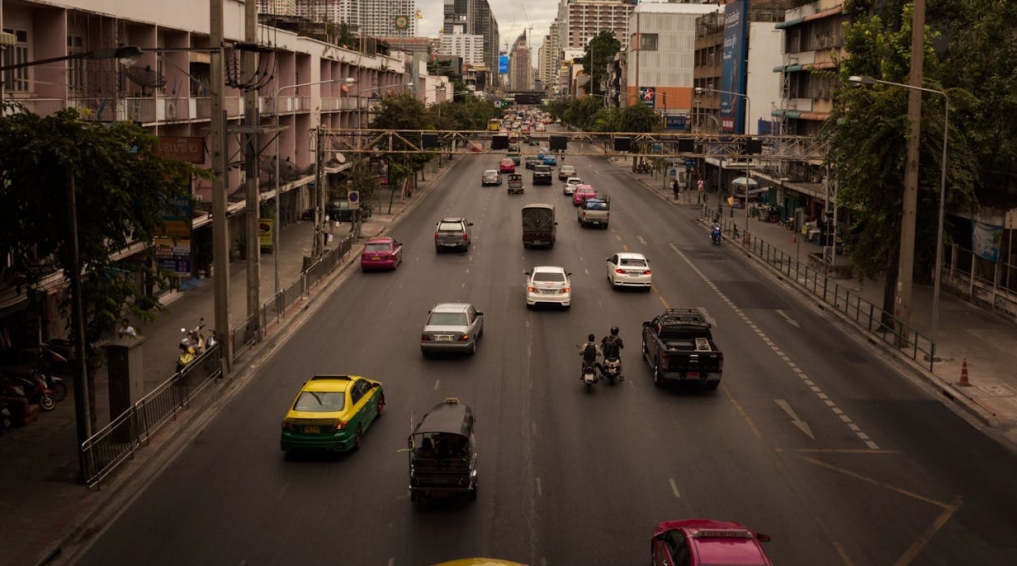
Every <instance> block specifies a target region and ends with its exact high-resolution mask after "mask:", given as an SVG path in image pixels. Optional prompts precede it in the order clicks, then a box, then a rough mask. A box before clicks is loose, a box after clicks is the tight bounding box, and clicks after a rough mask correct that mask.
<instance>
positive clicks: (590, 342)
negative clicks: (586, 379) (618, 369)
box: [579, 334, 601, 370]
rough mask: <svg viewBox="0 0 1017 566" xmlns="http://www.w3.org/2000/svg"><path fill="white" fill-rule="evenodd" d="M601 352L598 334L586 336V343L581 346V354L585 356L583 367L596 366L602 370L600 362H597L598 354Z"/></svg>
mask: <svg viewBox="0 0 1017 566" xmlns="http://www.w3.org/2000/svg"><path fill="white" fill-rule="evenodd" d="M600 353H601V350H600V346H599V345H597V336H596V335H594V334H590V335H589V336H588V337H587V338H586V343H584V344H583V345H582V346H580V347H579V355H580V356H582V357H583V369H584V370H585V369H586V368H587V367H590V366H592V367H594V368H596V369H597V370H600V364H599V363H598V362H597V356H599V355H600Z"/></svg>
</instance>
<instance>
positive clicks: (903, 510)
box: [79, 148, 1017, 566]
mask: <svg viewBox="0 0 1017 566" xmlns="http://www.w3.org/2000/svg"><path fill="white" fill-rule="evenodd" d="M527 149H528V150H529V151H533V150H532V149H531V148H527ZM463 159H464V160H465V161H466V162H465V163H460V164H459V165H458V166H457V167H456V168H455V169H453V170H452V171H450V172H449V173H448V174H447V175H446V176H445V177H444V178H443V179H442V181H441V182H440V184H439V185H438V186H436V187H435V190H434V191H432V192H431V194H430V195H429V196H428V197H427V200H426V201H425V202H423V203H421V205H420V206H419V207H418V208H417V209H416V210H415V211H414V212H413V213H412V214H411V215H409V216H408V217H406V218H405V219H403V220H402V221H401V223H400V224H398V225H396V226H395V227H394V229H393V231H392V232H393V234H392V235H394V236H395V237H396V238H398V239H399V240H401V241H402V242H404V245H405V248H404V253H405V261H404V264H403V265H402V266H401V267H400V268H399V270H398V271H396V272H394V273H369V274H363V273H360V272H359V271H356V272H352V273H350V276H349V277H348V278H347V279H346V280H345V281H344V282H342V283H341V285H340V286H339V287H338V288H337V289H336V290H335V292H334V293H332V294H331V296H330V297H329V298H327V299H326V300H324V301H323V302H321V303H320V308H319V310H318V311H317V312H316V314H314V315H313V317H312V318H311V319H310V320H309V322H308V323H307V324H306V325H304V326H303V327H302V328H301V329H300V330H298V331H297V332H296V333H295V334H294V335H293V336H292V338H291V339H290V340H288V341H287V342H286V343H285V344H283V345H281V346H280V347H279V348H278V350H277V352H276V354H275V355H274V356H273V357H272V358H271V359H269V360H268V361H267V362H265V363H264V364H263V365H261V366H260V367H258V368H256V372H255V375H254V376H253V378H252V379H251V380H250V381H249V382H248V383H247V385H246V386H245V387H244V388H243V389H242V390H240V391H239V392H238V393H237V394H236V395H235V396H234V397H233V399H232V400H231V401H230V402H229V403H228V404H227V405H226V406H225V407H224V408H223V409H222V410H221V412H219V414H217V415H216V416H215V417H214V418H212V419H211V420H210V421H209V422H208V425H207V427H206V428H205V429H204V430H203V431H202V432H201V433H200V434H198V435H197V437H196V438H194V440H193V442H191V443H190V444H189V445H188V446H187V448H186V449H184V450H183V451H182V452H181V453H180V455H179V456H178V457H177V458H176V459H175V460H174V461H172V462H171V463H170V464H169V465H168V466H167V467H166V468H165V470H163V472H162V473H161V474H160V475H158V477H156V478H155V479H154V481H153V482H152V483H151V484H150V486H149V487H148V488H147V489H146V490H145V491H144V492H142V493H141V494H140V495H139V496H138V497H137V498H136V499H135V500H134V501H133V502H132V504H131V505H129V506H128V507H127V508H126V509H125V510H124V511H123V512H122V513H121V514H119V516H118V517H117V518H116V519H115V520H113V521H112V522H111V523H110V524H109V525H108V528H106V529H105V530H103V531H101V532H99V533H98V534H97V535H96V537H95V539H94V543H93V544H92V545H91V547H90V548H89V549H88V550H87V552H85V553H84V555H83V557H82V558H81V560H80V562H79V563H80V564H82V565H96V566H99V565H103V566H105V565H109V564H126V563H131V564H144V565H146V566H159V565H174V566H176V565H182V564H187V565H191V566H197V565H204V564H208V565H261V564H266V565H272V564H280V565H282V564H286V565H289V564H321V565H324V564H330V565H332V564H338V565H396V566H403V565H423V564H432V563H434V562H438V561H442V560H450V559H453V558H461V557H465V556H496V557H500V558H504V559H510V560H516V561H520V562H525V563H528V564H531V565H534V566H543V565H578V564H591V565H622V564H646V563H647V561H648V558H649V547H650V543H649V539H650V535H651V533H652V531H653V529H654V527H655V526H656V524H657V523H658V522H660V521H664V520H669V519H681V518H688V517H708V518H715V519H724V520H733V521H738V522H741V523H743V524H745V525H747V526H749V527H750V528H752V529H755V530H757V531H762V532H765V533H767V534H769V535H771V536H772V537H773V541H772V542H770V543H768V545H767V546H766V548H767V551H768V552H769V554H770V556H771V558H772V559H773V561H774V562H775V563H776V564H781V565H782V566H788V565H839V564H843V565H846V566H862V565H900V566H903V565H908V564H916V565H933V564H943V565H947V564H949V565H956V564H987V565H989V564H992V565H996V564H999V565H1003V564H1017V528H1015V526H1017V519H1015V513H1014V510H1015V509H1017V490H1015V488H1014V485H1015V479H1014V470H1015V469H1017V458H1015V456H1014V455H1013V454H1012V453H1010V452H1008V451H1007V450H1006V449H1004V448H1002V447H1001V446H999V445H997V444H996V443H994V442H992V441H990V440H989V439H987V438H986V437H985V436H983V435H982V434H981V433H980V432H979V431H978V430H976V429H975V428H974V427H973V426H971V425H970V424H968V423H967V422H966V421H965V420H964V419H962V418H960V417H958V416H956V415H955V414H954V413H953V412H951V411H950V410H949V409H947V408H946V407H945V406H944V405H943V404H941V403H940V402H939V401H938V400H937V399H935V398H934V397H932V396H931V395H930V394H928V393H927V392H925V391H924V390H922V389H920V388H919V387H918V386H915V385H913V384H911V383H910V382H909V381H907V380H906V379H904V378H903V377H901V376H899V375H897V374H896V373H895V372H894V371H893V370H891V369H890V368H888V367H887V365H885V364H884V363H883V362H882V361H880V358H879V356H877V355H876V354H875V351H874V350H872V349H871V347H869V346H867V345H866V344H864V343H862V342H860V341H858V340H855V339H852V338H850V337H847V336H845V335H844V334H843V333H842V332H841V331H840V330H838V329H837V327H836V326H834V325H832V324H831V323H830V322H829V321H828V320H827V319H826V318H824V317H823V316H822V315H821V314H819V313H818V312H816V311H814V310H812V309H811V308H809V307H808V306H806V305H805V304H804V303H802V302H801V301H799V300H798V299H797V298H796V297H795V296H794V295H791V294H789V293H788V292H787V291H785V290H784V289H783V288H782V287H781V286H779V285H777V284H775V283H773V282H772V281H771V280H770V279H768V278H766V277H763V276H761V275H760V274H759V273H758V272H757V271H756V270H755V269H754V268H752V267H749V266H748V265H747V264H746V263H745V262H743V261H742V260H741V259H739V258H738V257H737V256H736V254H737V252H736V250H735V249H734V246H733V245H729V244H725V245H722V246H719V247H717V246H713V245H711V244H710V240H709V237H708V232H707V231H706V230H705V229H704V228H703V227H701V226H697V225H696V224H695V222H694V221H693V217H694V214H693V211H691V210H677V209H675V208H674V207H671V206H664V205H663V203H662V202H661V201H660V200H659V198H658V197H657V196H655V195H653V194H651V193H650V191H647V190H645V189H644V188H642V187H639V186H637V185H636V183H634V182H633V181H632V180H631V178H630V177H628V176H627V175H626V174H625V172H624V171H622V170H620V169H619V168H617V167H615V166H612V165H610V164H608V163H607V162H605V161H603V160H600V159H597V158H592V157H570V158H568V160H567V162H568V163H569V164H571V165H575V166H576V167H577V168H578V170H579V174H580V176H581V177H583V178H584V179H585V180H587V181H588V182H592V183H593V185H594V186H595V187H596V188H598V189H602V190H606V191H607V192H608V193H609V194H610V195H611V198H612V211H611V224H610V228H609V229H607V230H602V229H582V228H580V227H579V226H578V225H577V223H576V221H575V213H576V212H575V209H574V208H573V207H572V205H571V201H570V200H569V199H567V198H566V197H564V196H563V195H562V192H561V184H560V183H558V182H557V181H555V184H554V185H552V186H550V187H533V186H532V184H531V182H530V176H531V175H530V171H525V175H524V179H525V180H526V192H525V194H523V195H512V196H510V195H508V194H507V193H506V189H507V185H506V184H503V185H502V186H501V187H486V188H482V187H481V186H480V177H481V173H482V171H483V170H484V169H489V168H497V163H498V158H497V156H483V155H471V156H466V157H463ZM531 202H551V203H554V204H555V205H556V206H557V207H558V242H557V245H555V247H554V249H553V250H524V249H523V246H522V243H521V241H520V240H521V226H520V214H519V209H520V207H521V206H522V205H523V204H524V203H531ZM446 215H456V216H459V215H461V216H466V217H467V218H469V219H470V220H471V221H472V222H474V226H473V230H474V232H473V236H474V243H473V247H472V248H471V249H470V251H469V252H468V253H463V254H455V253H445V254H436V253H435V250H434V246H433V243H432V238H433V231H434V225H435V222H436V221H437V220H438V219H439V218H441V217H442V216H446ZM625 250H627V251H634V252H641V253H644V254H646V256H647V257H648V258H649V259H650V262H651V265H652V268H653V280H654V288H653V289H652V290H651V291H650V292H639V291H635V292H625V291H612V290H611V289H610V287H609V285H608V283H607V278H606V267H605V258H606V257H607V256H608V255H610V254H612V253H613V252H616V251H625ZM533 265H561V266H564V267H566V268H568V269H569V270H571V271H572V273H573V275H572V282H573V287H574V292H573V297H574V299H573V301H574V302H573V306H572V308H571V309H569V310H559V311H554V310H544V309H539V310H530V309H527V308H526V307H525V300H524V275H523V272H524V270H526V269H527V268H528V267H531V266H533ZM445 301H469V302H472V303H474V304H476V305H477V307H478V308H479V309H480V310H481V311H483V312H484V315H485V320H486V322H485V333H484V337H483V339H482V341H481V343H480V348H479V351H478V352H477V354H476V355H475V356H472V357H469V356H466V357H451V358H442V359H425V358H424V357H423V356H422V355H421V353H420V350H419V331H420V328H421V326H422V325H423V322H424V319H425V317H426V315H427V312H428V310H429V308H430V307H431V306H433V305H434V304H436V303H439V302H445ZM668 306H669V307H699V308H701V309H703V310H704V312H705V313H707V315H708V317H709V318H710V319H711V320H712V321H713V322H714V324H715V328H714V337H715V338H716V341H717V343H718V344H719V345H720V347H721V348H722V349H723V350H724V352H725V362H726V363H725V367H724V369H725V372H724V377H723V381H722V383H721V387H720V389H719V390H717V391H715V392H709V393H707V392H702V391H698V390H695V389H685V390H661V389H657V388H655V387H654V386H653V384H652V382H651V378H650V374H649V370H648V369H647V367H646V364H645V363H644V362H643V361H642V360H641V359H640V356H639V347H640V330H641V323H642V321H644V320H649V319H650V318H652V317H653V316H655V315H656V314H658V313H659V312H660V311H661V310H662V309H663V308H665V307H668ZM612 325H617V326H619V327H620V328H621V335H622V337H623V338H624V339H625V343H626V349H625V350H624V352H623V359H624V362H625V373H626V375H627V377H628V379H626V380H625V381H624V382H623V383H621V384H619V385H617V386H614V387H610V386H607V385H606V384H604V383H601V384H599V385H598V386H597V387H596V388H595V390H594V392H593V393H590V394H588V393H586V392H585V391H584V389H583V386H582V385H581V383H580V381H579V367H580V357H579V355H578V350H577V344H579V343H581V342H582V341H583V340H584V339H585V337H586V335H587V334H589V333H591V332H592V333H595V334H596V335H597V336H598V338H599V337H600V336H603V335H604V334H606V333H607V331H608V329H609V328H610V327H611V326H612ZM315 373H352V374H358V375H364V376H368V377H371V378H374V379H379V380H381V381H382V382H383V383H384V386H385V389H386V401H387V407H386V413H385V415H384V417H383V418H381V419H380V420H379V421H377V422H376V423H375V424H373V425H372V427H371V428H370V430H369V431H368V433H367V434H366V437H365V440H364V447H363V448H362V449H361V450H360V451H359V452H357V453H354V454H350V455H345V456H340V457H318V456H313V455H312V456H306V457H301V458H293V459H286V458H284V456H283V454H282V452H281V451H280V450H279V428H280V427H279V425H280V421H281V419H282V417H283V416H284V414H285V413H286V410H287V407H288V404H289V403H290V402H291V401H292V399H293V397H294V395H295V393H296V391H297V390H298V389H299V387H300V386H301V384H302V383H303V382H304V381H305V380H306V379H308V378H309V377H310V376H311V375H313V374H315ZM447 396H455V397H459V398H460V399H462V400H463V401H464V402H466V403H468V404H469V405H471V406H472V407H473V409H474V412H475V415H476V437H477V443H478V450H479V454H480V459H479V474H480V476H479V478H480V480H479V494H478V495H479V497H478V500H477V501H476V502H473V503H469V502H463V503H458V504H457V503H452V504H447V505H445V504H443V505H433V506H428V507H424V508H416V507H414V506H413V505H411V503H410V500H409V493H408V490H407V483H408V479H407V477H408V476H407V455H406V453H405V452H402V451H401V449H402V448H404V447H405V446H406V437H407V434H408V432H409V427H410V420H411V415H413V414H414V413H415V414H416V415H417V416H418V417H419V416H420V415H421V414H422V413H423V412H424V411H426V410H427V409H428V408H429V407H430V406H431V405H433V404H434V403H436V402H439V401H441V400H442V399H443V398H444V397H447Z"/></svg>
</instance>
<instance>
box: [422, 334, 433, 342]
mask: <svg viewBox="0 0 1017 566" xmlns="http://www.w3.org/2000/svg"><path fill="white" fill-rule="evenodd" d="M420 341H421V342H430V341H431V337H430V336H428V335H427V334H421V335H420Z"/></svg>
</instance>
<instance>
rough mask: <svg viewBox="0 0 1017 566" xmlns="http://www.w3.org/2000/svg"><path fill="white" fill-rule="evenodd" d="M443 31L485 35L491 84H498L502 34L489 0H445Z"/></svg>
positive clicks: (485, 52)
mask: <svg viewBox="0 0 1017 566" xmlns="http://www.w3.org/2000/svg"><path fill="white" fill-rule="evenodd" d="M442 32H443V33H447V34H453V33H463V34H467V35H479V36H483V38H484V60H483V63H484V65H485V66H486V67H487V70H488V76H489V77H490V78H491V80H490V81H489V84H490V85H492V86H494V85H497V84H498V79H497V77H498V55H499V51H498V47H499V45H498V44H499V43H500V42H501V36H500V35H499V34H498V20H496V19H495V17H494V14H493V13H491V5H490V4H488V2H487V0H445V4H444V13H443V20H442Z"/></svg>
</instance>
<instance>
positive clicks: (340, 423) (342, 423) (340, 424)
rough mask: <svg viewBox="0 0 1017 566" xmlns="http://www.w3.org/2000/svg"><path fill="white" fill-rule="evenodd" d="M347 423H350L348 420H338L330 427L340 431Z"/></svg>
mask: <svg viewBox="0 0 1017 566" xmlns="http://www.w3.org/2000/svg"><path fill="white" fill-rule="evenodd" d="M347 424H349V423H347V422H346V421H336V422H335V423H333V424H332V426H331V427H330V428H331V429H332V430H334V431H340V430H344V429H345V428H346V425H347Z"/></svg>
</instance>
